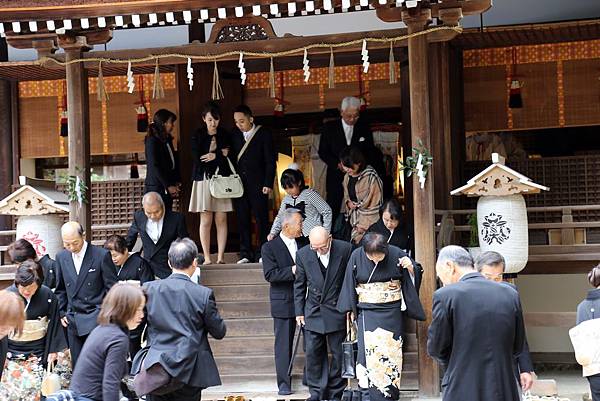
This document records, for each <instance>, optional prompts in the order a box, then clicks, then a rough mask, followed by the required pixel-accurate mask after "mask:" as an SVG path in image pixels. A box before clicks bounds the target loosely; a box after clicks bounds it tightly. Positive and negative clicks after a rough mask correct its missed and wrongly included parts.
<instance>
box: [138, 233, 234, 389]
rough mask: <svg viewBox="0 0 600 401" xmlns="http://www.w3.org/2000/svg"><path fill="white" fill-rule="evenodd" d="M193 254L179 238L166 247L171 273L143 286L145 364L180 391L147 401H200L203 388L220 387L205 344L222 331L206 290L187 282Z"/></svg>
mask: <svg viewBox="0 0 600 401" xmlns="http://www.w3.org/2000/svg"><path fill="white" fill-rule="evenodd" d="M197 256H198V248H197V247H196V244H194V242H193V241H192V240H191V239H189V238H183V239H178V240H176V241H174V242H173V243H172V244H171V247H170V249H169V265H170V266H171V267H172V269H173V274H171V275H170V276H169V277H168V278H166V279H164V280H157V281H151V282H148V283H146V284H144V288H145V290H146V293H147V294H148V301H147V303H146V311H147V317H148V329H147V330H148V346H149V347H150V348H149V350H148V354H147V355H146V359H145V360H144V366H145V367H146V368H150V367H151V366H153V365H155V364H160V365H161V366H162V368H163V369H164V370H165V371H166V372H167V373H168V374H169V375H170V376H171V377H173V378H174V379H175V380H177V381H179V382H180V383H181V384H180V388H179V389H177V390H174V391H173V392H171V393H168V394H165V395H151V396H150V398H149V399H150V401H199V400H200V392H201V391H202V389H205V388H208V387H212V386H218V385H220V384H221V379H220V377H219V371H218V369H217V365H216V363H215V360H214V358H213V355H212V351H211V349H210V344H209V343H208V334H210V335H211V336H212V337H213V338H214V339H217V340H220V339H222V338H223V337H225V332H226V327H225V323H224V322H223V319H222V318H221V316H220V315H219V311H218V310H217V304H216V302H215V297H214V294H213V292H212V290H211V289H209V288H206V287H204V286H202V285H199V284H196V283H194V282H192V281H191V279H190V277H191V276H192V275H193V274H194V272H195V270H196V267H197V261H196V257H197Z"/></svg>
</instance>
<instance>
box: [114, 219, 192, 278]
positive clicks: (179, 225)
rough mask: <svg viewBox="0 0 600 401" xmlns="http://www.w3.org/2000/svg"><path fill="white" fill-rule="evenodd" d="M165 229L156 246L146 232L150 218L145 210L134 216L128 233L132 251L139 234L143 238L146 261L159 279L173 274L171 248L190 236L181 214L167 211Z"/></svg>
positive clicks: (164, 222)
mask: <svg viewBox="0 0 600 401" xmlns="http://www.w3.org/2000/svg"><path fill="white" fill-rule="evenodd" d="M163 219H164V220H163V227H162V232H161V235H160V238H159V239H158V242H157V243H156V244H155V243H154V241H152V239H151V238H150V236H149V235H148V233H147V232H146V223H147V222H148V217H146V215H145V214H144V211H143V210H137V211H136V212H135V213H134V214H133V222H132V223H131V226H130V227H129V231H128V232H127V238H126V239H125V241H126V242H127V247H128V248H129V250H132V249H133V247H134V245H135V242H136V241H137V237H138V234H139V235H140V236H141V237H142V250H143V253H144V259H146V260H147V261H148V263H150V268H151V269H152V272H153V273H154V275H155V276H156V277H158V278H166V277H169V275H170V274H171V268H170V267H169V262H168V260H169V258H168V253H169V247H170V246H171V243H172V242H173V241H175V240H176V239H177V238H185V237H187V236H188V232H187V228H186V226H185V218H184V217H183V215H182V214H181V213H178V212H172V211H170V210H167V211H166V212H165V215H164V218H163Z"/></svg>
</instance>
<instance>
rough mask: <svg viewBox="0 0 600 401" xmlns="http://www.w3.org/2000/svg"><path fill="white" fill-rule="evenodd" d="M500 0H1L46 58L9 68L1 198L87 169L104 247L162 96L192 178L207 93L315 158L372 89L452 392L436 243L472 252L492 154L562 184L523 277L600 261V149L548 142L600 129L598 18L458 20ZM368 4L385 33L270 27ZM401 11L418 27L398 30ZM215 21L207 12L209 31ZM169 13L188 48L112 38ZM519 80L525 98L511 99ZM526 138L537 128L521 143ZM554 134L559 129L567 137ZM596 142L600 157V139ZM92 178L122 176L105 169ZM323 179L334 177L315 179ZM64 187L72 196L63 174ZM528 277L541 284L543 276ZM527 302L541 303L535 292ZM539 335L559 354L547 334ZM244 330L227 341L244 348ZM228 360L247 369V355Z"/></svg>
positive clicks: (12, 41)
mask: <svg viewBox="0 0 600 401" xmlns="http://www.w3.org/2000/svg"><path fill="white" fill-rule="evenodd" d="M491 3H492V2H491V0H449V1H443V2H442V1H435V0H398V1H391V0H306V1H298V2H293V1H288V0H272V1H270V2H268V1H264V0H260V1H250V0H241V1H238V2H232V1H220V2H214V1H208V0H196V1H187V0H179V1H172V0H171V1H167V0H165V1H162V0H153V1H150V0H148V1H136V2H131V1H125V0H113V1H111V2H110V3H109V2H105V1H101V0H62V1H58V0H56V1H54V0H51V1H46V2H44V3H43V5H40V3H39V2H37V1H34V0H19V1H16V0H14V1H11V0H4V1H0V35H1V36H3V37H4V38H5V40H6V43H7V45H8V46H11V47H13V48H17V49H35V50H36V51H37V59H36V60H34V61H4V62H0V99H3V100H0V105H2V107H0V122H1V124H0V137H1V138H2V143H3V144H4V145H5V146H3V147H0V156H1V157H0V163H1V168H0V189H1V191H0V198H2V197H4V196H6V195H7V194H9V193H11V192H12V191H11V188H12V186H13V185H15V184H17V177H18V176H19V175H30V176H36V177H37V178H49V177H51V178H56V179H59V178H61V174H62V175H64V176H71V177H79V178H80V180H81V181H82V182H83V183H84V184H85V185H86V187H87V188H88V190H87V194H86V198H87V199H88V200H89V202H87V203H84V204H83V205H82V207H78V208H74V207H71V209H70V210H71V212H70V213H71V215H70V218H71V219H76V220H78V221H80V222H81V223H82V224H83V225H84V226H85V227H86V231H87V232H88V233H90V236H91V239H92V240H95V241H102V240H103V239H104V238H105V237H106V234H108V233H112V232H123V230H126V227H127V222H128V221H129V219H130V218H131V214H132V211H133V210H134V209H136V208H138V207H139V200H140V198H141V195H142V190H143V181H142V180H141V179H136V178H129V172H130V171H131V177H135V176H136V175H137V173H138V172H142V171H143V163H144V160H143V153H144V149H143V137H144V133H143V132H141V133H139V132H137V128H136V120H137V119H136V110H137V111H139V110H140V107H141V106H143V107H142V109H145V111H146V112H148V114H149V115H152V113H153V112H154V111H155V110H157V109H159V108H168V109H171V110H174V111H176V114H177V116H178V120H177V129H176V133H175V135H176V138H177V147H178V150H179V154H180V159H181V170H182V176H183V177H189V175H190V173H191V165H192V161H191V154H190V135H189V133H191V132H193V131H194V130H195V129H197V128H198V127H199V125H200V123H201V118H200V115H199V114H200V113H199V111H200V108H201V106H202V105H203V104H204V103H206V101H208V100H210V99H215V100H217V101H218V102H219V105H220V107H221V109H222V112H223V115H224V116H229V115H231V111H232V109H233V108H234V107H235V106H237V105H238V104H239V103H246V104H248V105H249V106H250V107H251V108H252V109H253V110H254V111H255V114H256V116H257V119H258V120H260V122H261V123H264V124H267V125H269V126H270V127H272V128H273V130H274V132H275V133H276V135H275V137H276V139H275V141H276V147H277V150H278V152H279V153H280V164H282V165H284V161H287V160H288V159H289V161H291V160H292V159H293V161H294V162H296V163H299V164H301V165H303V163H304V165H306V166H308V165H311V163H312V161H311V160H312V159H314V157H313V156H311V147H310V142H311V139H308V138H312V137H313V136H314V134H318V132H319V129H320V126H321V125H322V120H323V118H324V117H323V116H325V118H327V117H329V116H330V114H328V113H329V112H331V111H332V109H336V108H337V107H338V105H339V102H340V100H341V99H342V98H343V97H344V96H349V95H357V96H358V97H360V98H361V99H362V100H363V101H364V103H365V106H366V110H365V111H364V112H363V113H364V115H365V116H368V118H369V120H370V121H371V123H372V128H373V130H374V131H376V133H377V135H378V138H379V143H378V144H379V145H381V146H382V147H386V146H387V147H388V150H390V153H389V155H390V157H391V158H390V160H391V162H390V163H391V165H392V166H393V168H392V170H393V171H395V174H396V176H395V184H394V185H395V189H396V193H397V194H398V196H400V197H401V198H402V199H403V202H404V204H405V207H406V210H407V211H408V212H409V220H410V221H411V224H412V226H413V228H414V238H415V239H414V242H415V256H416V258H417V259H418V260H419V262H420V263H422V264H423V266H424V269H425V276H424V281H423V285H422V289H421V299H422V302H423V306H424V308H425V310H426V311H427V312H428V316H427V318H428V320H427V321H426V322H423V323H419V324H418V325H417V330H416V337H415V338H416V342H415V343H414V349H412V350H411V352H413V356H414V370H412V371H411V372H412V374H413V378H414V386H413V387H412V388H411V390H413V391H418V392H419V393H420V394H422V395H437V394H438V393H439V383H440V381H439V379H440V376H439V375H440V373H439V369H438V366H437V365H436V364H435V363H434V362H433V361H432V359H431V358H429V357H428V355H427V353H426V341H427V328H428V322H429V321H430V319H431V306H432V294H433V292H434V291H435V289H436V277H435V257H436V249H438V248H439V247H440V246H442V245H445V244H447V243H459V244H462V245H467V237H468V235H467V234H468V232H469V231H470V230H471V227H470V226H469V224H468V219H467V216H469V215H471V214H472V213H473V210H472V209H473V204H471V203H469V200H466V199H454V198H452V197H451V196H450V191H451V189H453V188H456V187H458V186H459V185H460V184H461V183H462V182H464V181H466V179H467V178H469V177H471V176H473V175H474V174H472V173H474V172H477V171H480V170H482V169H483V167H485V165H484V164H485V160H489V155H491V153H501V154H504V155H506V156H507V165H508V166H510V167H513V168H515V169H516V170H517V171H519V172H522V173H524V174H525V175H527V176H528V177H531V178H532V179H534V180H535V181H536V182H539V183H541V184H543V185H545V186H548V187H550V188H552V191H550V192H549V193H544V194H539V195H532V196H531V199H528V200H527V202H528V207H534V208H533V209H532V210H529V219H530V224H529V226H530V259H529V261H530V263H528V265H527V267H526V268H525V271H524V274H523V277H539V275H540V274H545V273H556V274H564V273H573V271H572V270H567V269H566V268H565V267H564V265H563V261H564V260H568V261H569V263H570V264H571V263H572V266H576V267H573V268H574V269H577V270H576V272H577V273H581V272H583V271H585V270H586V269H588V268H589V267H590V266H591V265H592V264H595V263H597V261H598V260H600V248H599V247H600V245H594V244H595V243H596V242H590V240H592V239H593V238H596V237H598V234H597V232H596V230H598V229H600V218H599V216H598V211H599V210H600V195H599V194H600V191H598V190H597V189H598V188H597V185H594V184H593V183H592V181H593V178H594V177H595V176H594V174H596V175H597V174H598V173H600V171H599V170H598V169H599V168H600V167H599V166H600V156H596V155H593V154H589V153H585V152H582V148H585V146H580V145H573V146H572V148H573V151H572V152H571V153H572V154H569V155H562V154H560V155H555V154H553V153H552V152H555V153H556V151H553V150H552V149H551V148H552V146H551V145H552V144H551V143H550V144H546V145H545V146H541V145H539V144H540V143H542V142H544V139H543V135H544V133H545V132H547V131H545V130H565V129H571V130H572V131H573V132H575V131H577V133H574V134H573V135H584V136H585V132H583V131H581V130H584V129H589V130H593V129H596V134H597V129H598V128H597V127H599V126H600V120H598V119H599V118H600V91H599V89H598V88H600V86H593V85H586V82H596V83H598V82H600V80H599V79H600V73H598V71H600V20H586V21H575V22H565V23H554V24H541V25H520V26H510V27H496V28H485V29H483V27H481V29H479V28H471V29H465V30H463V29H462V28H461V20H462V19H463V17H466V16H469V15H479V14H481V13H483V12H485V11H486V10H488V9H489V8H490V7H491V6H492V4H491ZM368 10H374V12H375V13H376V15H377V17H378V18H379V20H380V22H381V29H380V30H375V31H369V32H351V33H336V34H329V35H312V36H309V35H306V36H295V35H279V36H278V35H276V34H275V31H274V29H273V26H272V24H271V20H272V19H275V18H281V17H293V18H303V17H309V16H314V15H319V14H338V13H350V14H352V16H353V17H355V18H360V16H361V15H362V14H361V12H363V11H368ZM598 17H600V15H598ZM388 22H389V23H393V22H403V23H404V25H405V26H406V27H405V28H394V29H386V23H388ZM205 24H211V27H212V28H211V31H210V34H206V32H205ZM173 25H179V26H187V27H188V31H189V42H190V43H188V44H182V45H180V46H169V47H154V46H153V45H152V38H151V37H149V38H148V41H147V46H146V48H135V49H124V50H104V49H102V46H103V45H106V44H107V43H109V42H110V41H111V39H112V37H113V34H114V32H115V31H122V30H125V29H129V30H134V29H143V28H145V27H159V26H165V27H168V26H173ZM165 29H166V28H165ZM3 51H4V54H2V53H1V52H0V57H2V56H4V59H5V60H6V52H7V48H6V46H5V47H4V48H3ZM594 80H595V81H594ZM515 82H516V83H515ZM521 84H522V85H521ZM515 85H516V86H518V88H517V89H520V91H516V92H518V94H519V95H520V100H521V102H522V107H520V108H513V107H509V101H510V100H511V96H515V95H516V92H515V90H514V88H513V86H515ZM598 85H600V84H598ZM511 88H513V90H512V91H511ZM361 118H362V117H361ZM230 120H232V119H231V118H223V121H222V124H224V125H225V126H232V121H230ZM61 124H62V126H63V128H66V127H65V124H66V125H67V126H68V128H67V132H65V134H67V135H65V136H61V135H59V133H60V131H61ZM582 127H587V128H582ZM593 127H596V128H593ZM516 132H523V133H524V134H523V136H522V137H519V139H518V140H515V138H516V136H517V135H516V134H515V133H516ZM525 132H527V134H525ZM553 132H554V131H553ZM561 132H562V131H561ZM582 132H583V133H582ZM392 133H394V134H395V135H396V136H393V135H392ZM552 135H554V137H556V138H558V137H559V136H560V133H559V131H556V132H554V133H553V134H552ZM391 138H393V139H391ZM522 138H525V139H523V140H522ZM515 142H518V143H519V144H520V145H521V147H519V146H518V145H519V144H515ZM554 145H555V147H556V144H554ZM592 145H593V146H595V142H594V143H593V144H592ZM592 145H590V146H592ZM599 145H600V144H599ZM413 147H417V148H424V149H427V150H430V151H431V154H432V155H433V160H434V162H433V165H432V166H431V169H430V170H429V172H428V174H427V176H426V177H425V180H424V182H419V180H412V179H409V178H406V177H403V176H402V174H401V173H398V170H397V164H398V161H399V160H402V159H403V158H404V157H405V156H406V155H407V154H410V153H411V148H413ZM593 149H598V152H600V146H598V147H595V148H593ZM502 150H504V152H503V151H502ZM509 150H510V151H509ZM394 152H395V153H394ZM547 155H548V156H547ZM284 156H285V157H287V158H285V157H284ZM312 166H314V164H312ZM134 167H135V169H134ZM307 168H311V167H307ZM138 169H139V171H138ZM125 170H126V171H127V173H126V174H125V175H126V176H127V177H124V176H123V171H125ZM134 170H135V171H136V174H133V171H134ZM59 171H63V172H62V173H59ZM118 172H119V173H118ZM594 172H597V173H594ZM117 173H118V174H117ZM92 175H104V176H105V177H108V178H109V179H106V180H104V181H98V182H96V181H94V182H93V180H92ZM565 176H567V177H568V178H567V179H565V178H564V177H565ZM110 177H117V178H118V179H110ZM62 178H64V177H62ZM563 179H564V180H565V181H561V180H563ZM311 180H312V181H313V182H312V183H311V184H315V186H316V185H318V183H317V180H318V178H317V175H316V174H313V175H312V176H311ZM555 181H556V183H555ZM183 184H184V188H183V197H182V198H181V199H180V202H179V203H180V204H179V208H180V210H187V206H188V205H187V202H188V198H189V193H190V189H191V182H189V181H188V182H186V180H185V179H184V183H183ZM58 187H59V188H61V189H64V184H58ZM555 188H558V191H555ZM582 188H583V192H585V194H582V193H581V189H582ZM571 192H573V193H575V192H577V195H573V194H571ZM596 192H598V193H596ZM186 218H187V219H188V224H189V226H190V227H189V229H190V230H189V231H190V232H191V233H195V232H197V228H198V218H197V217H196V216H193V215H191V214H188V215H186ZM4 223H5V224H4V227H3V228H4V229H5V230H7V231H6V233H7V235H14V232H11V231H10V230H12V221H11V220H10V219H6V221H4ZM598 238H600V237H598ZM597 243H600V241H598V242H597ZM0 251H1V249H0ZM0 269H1V267H0ZM248 274H249V273H248ZM533 275H535V276H533ZM216 276H217V275H215V277H216ZM247 279H248V280H249V282H250V283H251V284H252V285H257V286H258V285H259V284H260V282H261V281H260V280H259V279H257V278H256V277H254V276H252V277H250V276H248V277H247ZM519 279H520V277H519ZM519 279H518V280H517V283H519ZM219 280H224V281H225V280H226V278H225V277H220V278H219ZM252 280H258V281H256V282H254V281H252ZM523 283H524V284H523V285H524V286H525V287H527V288H531V291H532V292H535V291H537V290H535V287H536V284H535V283H533V282H532V281H531V280H529V279H528V278H524V279H523ZM221 284H222V283H221ZM218 285H220V284H218ZM218 285H217V286H218ZM261 288H262V287H261ZM246 290H248V291H254V290H256V293H253V294H254V295H256V296H259V295H261V294H262V292H261V291H263V289H260V288H258V287H257V288H253V289H250V288H248V289H246ZM216 294H217V299H220V298H219V292H217V291H216ZM223 294H225V292H224V291H223ZM257 294H258V295H257ZM223 296H225V295H223ZM524 297H525V298H527V299H529V298H528V296H527V295H525V296H524ZM581 297H583V294H581ZM530 298H531V304H532V305H533V306H532V308H533V309H532V310H535V307H534V306H535V303H536V302H537V301H536V299H535V296H532V297H530ZM237 301H240V298H238V299H237ZM267 301H268V298H267ZM261 302H262V303H264V299H263V300H260V301H256V305H254V304H252V305H250V306H248V305H245V306H241V305H240V304H239V303H237V304H236V303H235V300H234V299H227V300H226V302H225V306H224V308H225V309H227V308H230V312H231V313H232V314H235V313H238V315H240V316H242V315H243V314H244V313H246V312H245V311H246V309H244V310H243V311H242V312H240V311H239V310H235V308H236V307H237V308H245V307H248V308H250V307H254V306H256V307H262V306H264V305H262V304H261ZM527 302H528V301H526V302H525V306H526V312H527ZM259 304H260V305H259ZM552 308H554V309H552ZM542 309H543V308H542ZM556 310H558V311H560V313H559V314H556V313H555V312H556ZM248 313H250V312H248ZM566 313H567V311H561V309H556V307H554V306H548V307H547V308H546V309H543V310H539V311H538V310H536V311H535V312H532V313H531V314H529V315H528V322H527V323H528V325H532V327H533V330H534V331H535V330H537V329H538V328H540V327H544V328H545V329H546V328H549V327H562V328H563V329H564V328H565V327H566V326H567V325H568V324H570V322H571V320H572V318H573V316H572V315H569V314H566ZM264 323H265V321H263V320H261V321H260V322H259V321H258V320H256V321H254V322H245V323H244V324H245V325H241V324H240V325H239V326H233V327H235V328H234V331H235V332H236V333H242V332H244V333H250V335H252V334H254V335H255V336H257V334H256V333H260V332H261V330H264V327H263V326H265V324H264ZM543 325H546V326H543ZM267 327H270V326H268V325H267ZM528 330H529V326H528ZM538 334H539V337H540V338H541V340H540V344H541V345H540V349H544V347H545V346H546V345H548V344H545V345H544V344H543V342H544V335H545V334H544V333H541V332H540V333H538ZM240 335H241V334H240ZM254 340H256V338H254V337H249V339H248V340H244V341H254ZM555 340H556V341H555V342H556V343H560V341H561V340H560V339H555ZM244 341H241V340H240V341H238V342H237V343H236V342H233V341H232V342H230V343H228V344H227V345H228V346H230V347H232V349H236V348H235V347H238V348H240V347H243V344H244ZM530 342H531V341H530ZM224 346H225V345H224ZM224 346H223V347H224ZM550 348H552V347H550ZM550 348H548V349H550ZM533 351H534V352H535V348H534V349H533ZM264 352H266V353H268V352H271V351H270V350H269V349H266V350H265V351H264ZM561 352H562V351H556V352H554V351H552V350H551V352H540V353H539V357H540V360H541V361H542V362H548V363H551V362H555V361H554V360H553V359H552V358H554V357H555V356H557V355H558V356H559V357H561V358H562V357H564V356H565V355H562V354H561ZM542 354H545V355H542ZM547 354H552V356H551V357H548V356H547ZM559 354H560V355H559ZM268 357H269V358H271V356H270V355H268ZM265 358H266V357H265ZM544 358H546V359H545V360H544ZM548 358H550V359H548ZM271 359H272V358H271ZM228 361H229V363H230V364H231V366H241V365H236V363H237V364H239V363H242V361H238V360H236V359H235V358H230V359H229V360H228ZM407 377H410V374H408V375H407Z"/></svg>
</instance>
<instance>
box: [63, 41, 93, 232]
mask: <svg viewBox="0 0 600 401" xmlns="http://www.w3.org/2000/svg"><path fill="white" fill-rule="evenodd" d="M60 46H61V47H62V48H63V49H65V60H66V61H67V62H69V61H71V60H76V59H79V58H81V56H82V54H83V52H84V51H87V50H88V49H89V47H88V46H87V41H86V38H85V37H84V36H77V37H68V38H65V39H62V38H61V42H60ZM66 77H67V110H68V123H69V175H70V176H76V177H79V178H80V179H81V180H83V182H84V183H85V185H86V186H87V188H88V190H87V192H86V199H87V201H88V202H87V203H82V204H81V206H80V205H79V203H78V202H76V201H75V202H74V201H72V202H71V205H70V206H71V211H70V212H69V220H72V221H78V222H79V223H81V225H82V226H83V228H84V229H85V231H86V233H87V239H88V240H90V241H91V239H92V219H91V181H90V115H89V95H88V77H87V71H86V70H85V68H84V66H83V63H73V64H69V65H67V66H66Z"/></svg>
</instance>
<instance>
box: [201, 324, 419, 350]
mask: <svg viewBox="0 0 600 401" xmlns="http://www.w3.org/2000/svg"><path fill="white" fill-rule="evenodd" d="M227 329H228V332H227V336H225V338H224V339H222V340H214V339H212V338H211V339H210V347H211V349H212V351H213V353H214V354H215V355H244V356H248V357H252V356H254V355H267V354H272V353H273V344H274V342H275V337H274V336H273V335H272V329H271V333H270V335H261V336H258V335H252V336H243V337H235V336H231V335H230V333H229V331H230V329H229V326H228V327H227ZM404 340H405V346H404V353H405V356H406V355H409V354H411V353H414V354H415V355H416V352H417V337H416V335H415V334H407V335H406V336H405V339H404ZM303 353H304V351H303V350H302V344H301V345H300V346H299V347H298V354H299V355H300V354H303Z"/></svg>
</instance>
